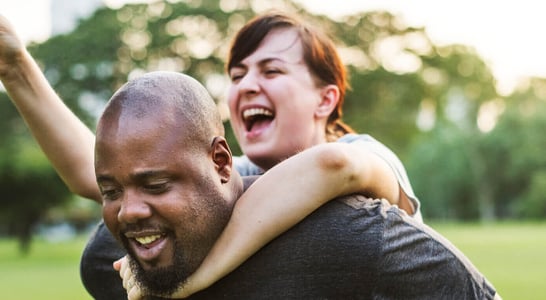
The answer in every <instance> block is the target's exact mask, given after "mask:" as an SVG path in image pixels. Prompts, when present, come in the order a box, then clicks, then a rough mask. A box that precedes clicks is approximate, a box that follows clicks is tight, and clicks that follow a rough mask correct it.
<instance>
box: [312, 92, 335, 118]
mask: <svg viewBox="0 0 546 300" xmlns="http://www.w3.org/2000/svg"><path fill="white" fill-rule="evenodd" d="M320 97H321V99H320V100H321V101H320V103H319V105H318V106H317V108H316V110H315V117H317V118H328V116H330V114H331V113H332V111H334V109H336V106H337V104H338V103H339V88H338V87H337V85H335V84H329V85H327V86H325V87H322V88H321V92H320Z"/></svg>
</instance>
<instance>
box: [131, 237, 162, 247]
mask: <svg viewBox="0 0 546 300" xmlns="http://www.w3.org/2000/svg"><path fill="white" fill-rule="evenodd" d="M160 237H161V235H160V234H154V235H149V236H143V237H136V238H135V240H136V241H137V242H139V243H141V244H142V245H147V244H150V243H153V242H155V241H156V240H157V239H159V238H160Z"/></svg>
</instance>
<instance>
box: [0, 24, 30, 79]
mask: <svg viewBox="0 0 546 300" xmlns="http://www.w3.org/2000/svg"><path fill="white" fill-rule="evenodd" d="M24 51H25V46H24V45H23V43H22V42H21V40H20V39H19V37H18V36H17V34H16V33H15V29H13V26H12V25H11V23H10V22H9V21H8V19H6V18H5V17H4V16H2V15H0V78H4V77H5V76H7V75H8V72H9V71H10V69H12V68H13V67H14V65H15V64H16V63H17V61H18V58H20V57H21V56H22V54H23V53H24Z"/></svg>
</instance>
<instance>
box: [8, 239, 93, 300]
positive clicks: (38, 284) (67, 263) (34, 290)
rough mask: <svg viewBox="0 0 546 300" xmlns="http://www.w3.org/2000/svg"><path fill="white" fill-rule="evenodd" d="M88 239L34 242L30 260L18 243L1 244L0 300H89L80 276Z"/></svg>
mask: <svg viewBox="0 0 546 300" xmlns="http://www.w3.org/2000/svg"><path fill="white" fill-rule="evenodd" d="M86 238H87V237H81V238H78V239H75V240H71V241H67V242H61V243H48V242H46V241H44V240H39V239H35V240H34V241H33V243H32V246H31V251H30V253H29V255H28V256H22V255H21V254H20V253H19V251H18V245H17V243H16V241H15V240H12V239H10V240H5V239H4V240H0V291H2V292H1V295H2V296H0V298H1V299H5V300H30V299H42V300H48V299H51V300H53V299H58V300H69V299H70V300H90V299H91V296H89V294H88V293H87V292H86V290H85V288H84V287H83V285H82V283H81V280H80V273H79V272H80V271H79V261H80V256H81V253H82V251H83V248H84V246H85V242H86Z"/></svg>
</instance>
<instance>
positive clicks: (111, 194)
mask: <svg viewBox="0 0 546 300" xmlns="http://www.w3.org/2000/svg"><path fill="white" fill-rule="evenodd" d="M101 194H102V198H104V199H105V200H109V201H113V200H116V199H118V198H119V197H120V195H121V189H116V188H112V189H111V188H101Z"/></svg>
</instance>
